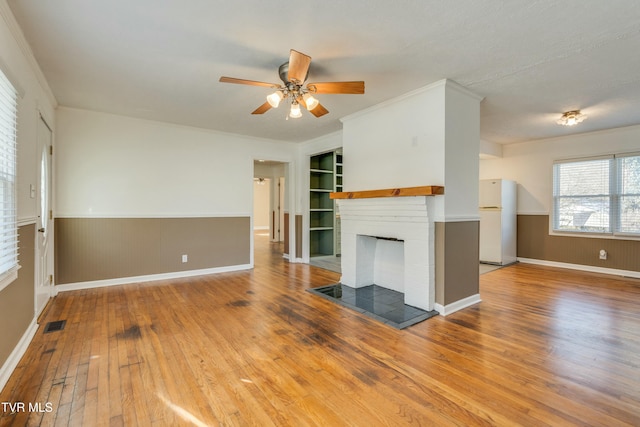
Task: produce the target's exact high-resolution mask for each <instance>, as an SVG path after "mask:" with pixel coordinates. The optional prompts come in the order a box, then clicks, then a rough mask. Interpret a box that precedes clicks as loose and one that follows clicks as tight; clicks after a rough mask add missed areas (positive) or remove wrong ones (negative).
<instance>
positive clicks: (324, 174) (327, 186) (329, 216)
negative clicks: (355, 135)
mask: <svg viewBox="0 0 640 427" xmlns="http://www.w3.org/2000/svg"><path fill="white" fill-rule="evenodd" d="M336 191H342V153H341V152H338V151H330V152H327V153H322V154H318V155H315V156H311V158H310V162H309V254H310V256H312V257H313V256H327V255H334V254H336V253H339V249H337V250H336V243H339V238H338V239H336V210H335V207H336V206H335V202H334V201H333V200H332V199H331V197H330V194H331V193H332V192H336Z"/></svg>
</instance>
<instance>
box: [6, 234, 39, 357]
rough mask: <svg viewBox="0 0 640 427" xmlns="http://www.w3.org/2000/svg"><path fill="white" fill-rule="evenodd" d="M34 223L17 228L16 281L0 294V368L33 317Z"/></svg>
mask: <svg viewBox="0 0 640 427" xmlns="http://www.w3.org/2000/svg"><path fill="white" fill-rule="evenodd" d="M35 230H36V225H35V224H28V225H24V226H22V227H19V228H18V239H19V243H18V263H19V264H20V267H21V268H20V270H18V278H17V279H16V280H15V281H14V282H13V283H11V284H10V285H9V286H7V287H6V288H4V289H3V290H2V291H1V292H0V325H2V339H0V367H1V366H3V365H4V364H5V362H6V361H7V359H8V357H9V355H10V354H11V352H12V351H13V349H14V348H15V347H16V345H17V344H18V342H19V341H20V339H21V338H22V336H23V335H24V333H25V332H26V331H27V329H28V328H29V325H30V324H31V321H32V320H33V315H34V311H35V309H34V294H33V293H34V280H35V276H34V271H35V263H34V257H35V246H34V242H35Z"/></svg>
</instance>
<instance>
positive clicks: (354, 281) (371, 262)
mask: <svg viewBox="0 0 640 427" xmlns="http://www.w3.org/2000/svg"><path fill="white" fill-rule="evenodd" d="M430 199H431V200H432V198H431V197H429V196H406V197H368V196H367V198H343V199H339V200H338V206H339V211H340V219H341V227H342V279H341V283H342V284H343V285H346V286H350V287H353V288H359V287H364V286H369V285H372V284H375V285H378V286H382V287H385V288H389V289H393V290H396V291H399V292H402V293H404V300H405V304H407V305H410V306H413V307H417V308H421V309H423V310H428V311H431V310H433V309H434V303H435V272H434V266H435V261H434V225H433V220H431V219H430V217H429V212H428V208H427V207H428V205H429V204H430V202H429V200H430Z"/></svg>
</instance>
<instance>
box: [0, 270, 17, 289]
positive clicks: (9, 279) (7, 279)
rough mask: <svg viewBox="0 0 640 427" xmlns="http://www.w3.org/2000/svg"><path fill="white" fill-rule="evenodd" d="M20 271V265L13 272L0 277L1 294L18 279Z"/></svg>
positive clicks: (10, 271)
mask: <svg viewBox="0 0 640 427" xmlns="http://www.w3.org/2000/svg"><path fill="white" fill-rule="evenodd" d="M18 270H20V265H16V266H15V267H13V268H12V269H11V270H9V271H7V272H6V273H4V274H2V275H0V292H2V290H3V289H4V288H6V287H7V286H9V285H10V284H12V283H13V282H14V281H15V280H16V279H17V278H18Z"/></svg>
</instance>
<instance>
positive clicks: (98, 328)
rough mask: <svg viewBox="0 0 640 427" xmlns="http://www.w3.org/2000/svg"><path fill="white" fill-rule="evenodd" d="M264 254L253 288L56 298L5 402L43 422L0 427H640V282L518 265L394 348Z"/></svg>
mask: <svg viewBox="0 0 640 427" xmlns="http://www.w3.org/2000/svg"><path fill="white" fill-rule="evenodd" d="M256 244H257V245H262V246H263V247H264V248H265V250H264V251H259V253H257V254H256V268H255V269H254V270H251V271H243V272H236V273H224V274H218V275H211V276H202V277H196V278H192V279H186V280H171V281H165V282H154V283H139V284H132V285H126V286H114V287H109V288H100V289H88V290H82V291H74V292H65V293H61V294H59V295H58V296H57V297H56V298H55V300H54V301H52V303H51V305H50V307H49V308H48V311H47V313H46V315H45V317H44V319H43V320H42V323H41V327H40V330H39V331H38V333H37V335H36V337H35V338H34V340H33V342H32V344H31V345H30V347H29V349H28V351H27V353H26V355H25V357H24V358H23V360H22V361H21V362H20V364H19V366H18V368H17V369H16V371H15V372H14V374H13V376H12V377H11V379H10V380H9V382H8V384H7V386H6V387H5V389H4V390H3V391H2V393H0V402H13V403H15V402H24V403H25V405H27V406H28V404H29V403H37V402H39V403H41V404H42V408H43V409H44V410H43V411H42V412H29V411H24V412H22V411H19V412H17V413H15V414H11V413H10V411H4V412H0V425H2V426H4V425H15V426H23V425H43V426H44V425H47V426H48V425H62V426H65V425H70V426H93V425H114V426H117V425H121V426H136V425H139V426H176V425H196V426H205V425H211V426H218V425H224V426H232V425H238V426H246V425H256V426H268V425H276V426H286V425H293V426H306V425H310V426H315V425H322V426H342V425H353V426H385V425H391V426H396V425H416V426H418V425H421V426H432V425H433V426H446V425H457V426H460V425H473V426H476V425H498V426H507V425H509V426H510V425H530V426H542V425H550V426H562V425H590V426H623V425H629V426H638V425H640V310H639V309H638V304H639V302H640V281H639V280H635V279H624V278H620V277H612V276H605V275H598V274H590V273H581V272H576V271H571V270H560V269H555V268H548V267H538V266H531V265H514V266H510V267H507V268H502V269H499V270H496V271H493V272H490V273H487V274H484V275H482V276H481V278H480V281H481V296H482V299H483V302H482V303H480V304H477V305H476V306H473V307H471V308H468V309H465V310H462V311H459V312H457V313H454V314H452V315H450V316H447V317H446V318H445V317H442V316H437V317H435V318H432V319H429V320H427V321H425V322H422V323H419V324H418V325H415V326H412V327H410V328H408V329H405V330H396V329H393V328H391V327H388V326H385V325H383V324H381V323H377V322H376V321H374V320H372V319H370V318H368V317H365V316H363V315H360V314H358V313H355V312H353V311H350V310H349V309H346V308H344V307H341V306H339V305H336V304H333V303H331V302H329V301H327V300H325V299H323V298H320V297H318V296H315V295H312V294H311V293H309V292H306V291H305V289H307V288H309V287H315V286H321V285H326V284H330V283H335V282H337V281H338V277H339V276H338V274H336V273H332V272H330V271H326V270H322V269H318V268H315V267H310V266H307V265H297V264H288V263H286V262H285V261H284V260H283V259H282V258H281V257H280V256H279V254H278V253H277V249H279V248H278V247H275V246H270V245H269V244H268V242H265V241H262V239H260V238H259V237H256ZM269 249H271V250H272V251H270V250H269ZM62 319H65V320H66V321H67V323H66V327H65V329H64V330H63V331H58V332H51V333H48V334H43V333H42V328H43V326H44V324H46V323H47V322H50V321H54V320H62ZM47 404H49V407H50V409H52V411H51V412H47V411H46V409H47V406H46V405H47Z"/></svg>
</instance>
